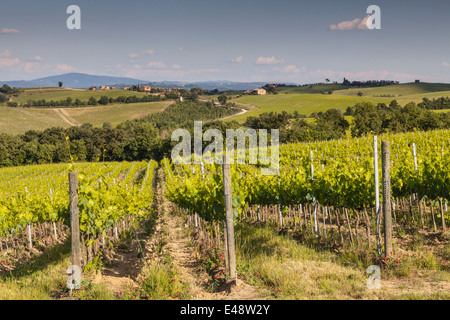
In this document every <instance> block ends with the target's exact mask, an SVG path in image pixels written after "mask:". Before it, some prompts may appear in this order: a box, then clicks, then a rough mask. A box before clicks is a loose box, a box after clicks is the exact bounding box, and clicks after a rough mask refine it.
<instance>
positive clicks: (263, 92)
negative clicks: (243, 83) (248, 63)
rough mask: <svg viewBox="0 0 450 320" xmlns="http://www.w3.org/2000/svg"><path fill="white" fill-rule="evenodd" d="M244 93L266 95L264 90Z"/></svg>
mask: <svg viewBox="0 0 450 320" xmlns="http://www.w3.org/2000/svg"><path fill="white" fill-rule="evenodd" d="M245 93H249V94H257V95H265V94H267V91H266V89H263V88H259V89H253V90H248V91H246V92H245Z"/></svg>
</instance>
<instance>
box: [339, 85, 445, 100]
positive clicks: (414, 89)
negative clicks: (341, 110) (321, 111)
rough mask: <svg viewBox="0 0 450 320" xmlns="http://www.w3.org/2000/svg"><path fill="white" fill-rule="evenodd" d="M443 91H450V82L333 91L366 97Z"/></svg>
mask: <svg viewBox="0 0 450 320" xmlns="http://www.w3.org/2000/svg"><path fill="white" fill-rule="evenodd" d="M441 91H450V84H448V83H427V82H418V83H416V82H412V83H401V84H393V85H389V86H384V87H376V88H351V89H343V90H336V91H334V92H333V94H337V95H346V96H357V95H362V96H366V97H401V96H410V95H418V94H427V93H432V92H441Z"/></svg>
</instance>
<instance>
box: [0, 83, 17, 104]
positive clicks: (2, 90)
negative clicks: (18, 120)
mask: <svg viewBox="0 0 450 320" xmlns="http://www.w3.org/2000/svg"><path fill="white" fill-rule="evenodd" d="M19 92H20V90H19V89H17V88H11V87H10V86H8V85H7V84H4V85H3V86H1V87H0V103H4V102H6V101H8V100H9V96H16V95H18V94H19Z"/></svg>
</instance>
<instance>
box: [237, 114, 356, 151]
mask: <svg viewBox="0 0 450 320" xmlns="http://www.w3.org/2000/svg"><path fill="white" fill-rule="evenodd" d="M313 116H314V118H315V121H308V120H306V119H305V118H306V116H299V115H298V113H297V116H294V115H293V114H290V113H287V112H285V111H283V112H281V113H277V112H270V113H262V114H260V115H259V116H258V117H248V118H247V121H246V122H245V123H244V126H248V127H251V128H253V129H279V130H280V135H279V139H280V143H286V142H299V141H315V140H330V139H340V138H343V137H345V134H346V130H347V129H348V128H349V126H350V124H349V122H348V121H347V120H346V119H345V116H344V114H343V113H342V111H341V110H338V109H329V110H327V111H326V112H319V113H314V115H313ZM292 119H293V120H292Z"/></svg>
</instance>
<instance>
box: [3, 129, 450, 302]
mask: <svg viewBox="0 0 450 320" xmlns="http://www.w3.org/2000/svg"><path fill="white" fill-rule="evenodd" d="M385 141H389V147H390V149H389V162H388V163H387V164H386V163H385V162H383V161H384V160H383V159H385V158H383V157H384V156H385V153H386V152H383V150H382V148H380V146H382V145H384V142H385ZM250 152H251V150H250V151H248V153H247V155H248V156H249V155H250ZM449 152H450V132H449V131H448V130H447V131H446V130H441V131H430V132H417V131H416V132H411V133H406V134H391V135H389V134H387V135H383V136H378V137H376V138H374V137H364V138H359V139H356V138H355V139H345V140H335V141H321V142H315V143H297V144H286V145H282V146H280V148H279V165H278V167H277V170H276V172H274V173H275V174H273V175H263V174H261V169H262V168H263V167H264V165H263V163H264V161H262V160H261V159H260V161H259V162H258V163H257V164H249V163H244V164H239V163H236V162H237V161H234V163H231V164H225V165H222V164H208V163H200V164H174V163H172V162H171V161H170V160H169V159H163V160H162V161H161V162H160V163H158V162H156V161H153V160H151V161H148V162H146V161H142V162H103V163H75V164H74V163H72V164H46V165H33V166H25V167H9V168H2V169H0V249H1V251H0V256H1V258H2V265H0V274H1V273H3V274H5V272H6V273H8V272H12V271H14V269H15V268H16V267H17V265H18V264H19V263H25V264H26V262H27V261H29V260H32V259H33V257H34V256H37V255H39V254H40V253H41V252H43V251H45V250H46V249H48V248H52V247H57V246H59V245H61V244H62V243H70V240H71V239H70V238H71V236H73V234H71V233H73V232H71V230H72V229H71V227H72V220H71V219H72V214H74V211H73V208H72V207H73V205H75V207H76V208H77V210H78V211H77V212H79V236H80V237H79V238H80V239H79V242H80V259H81V267H82V268H83V269H84V270H85V271H86V270H89V269H91V270H92V267H93V265H95V264H96V263H98V261H101V259H103V258H104V256H105V252H106V250H113V249H110V248H115V249H114V250H116V251H117V250H118V249H117V248H120V247H121V246H122V247H123V246H124V244H123V243H124V241H125V242H126V241H129V242H132V241H137V243H138V246H139V248H140V249H139V254H137V256H139V257H141V258H142V259H148V260H144V261H145V263H144V266H146V267H147V268H148V269H149V270H151V271H150V272H152V274H151V275H149V276H147V278H145V279H144V280H143V282H139V286H140V287H139V289H138V290H136V288H133V289H132V290H131V289H130V290H128V291H126V292H123V291H122V290H120V291H119V292H120V294H119V293H117V295H116V296H115V298H120V299H132V298H133V299H135V298H139V299H143V298H144V297H146V298H148V299H150V298H151V299H169V298H170V299H189V298H190V297H192V295H191V293H190V292H189V289H190V287H189V288H188V284H187V283H185V282H182V280H180V279H179V278H180V277H179V270H178V271H177V267H175V266H174V265H173V263H174V262H173V260H174V259H175V258H174V257H173V256H171V254H172V255H174V256H175V257H176V256H177V254H181V253H180V252H179V251H183V253H182V255H184V254H185V253H184V251H189V250H190V251H189V252H190V258H189V259H193V260H195V263H194V262H191V260H189V261H190V262H189V263H192V264H195V265H197V264H198V265H199V266H200V268H201V269H202V270H203V271H204V272H206V274H207V275H208V277H209V278H208V280H207V281H206V282H207V284H205V286H206V288H207V289H203V290H206V291H207V290H210V291H211V290H216V291H217V290H220V289H219V288H222V287H223V286H224V285H229V284H230V283H233V281H235V282H234V283H237V280H238V279H241V280H244V281H246V283H247V284H246V286H247V287H245V288H247V289H248V288H249V287H251V286H258V288H263V289H264V288H265V287H267V289H268V290H272V291H274V290H275V291H274V292H273V293H270V291H269V297H270V298H278V297H288V298H289V299H292V298H293V299H297V297H302V296H298V292H297V290H298V289H297V286H294V285H293V284H292V283H295V282H296V281H300V282H299V284H300V285H303V283H304V282H305V281H311V280H310V278H311V276H310V278H305V277H302V276H301V275H300V274H299V273H298V272H296V273H295V278H290V277H294V275H291V276H286V275H284V272H288V270H289V268H286V265H285V263H287V261H289V262H290V263H291V264H292V265H298V264H301V262H299V260H295V261H294V260H292V261H291V260H289V259H293V257H295V256H302V257H303V258H302V259H305V258H304V255H306V256H307V257H308V259H309V258H311V259H318V260H317V261H322V260H321V259H324V258H323V257H324V255H327V254H332V255H335V257H334V258H333V259H335V260H333V261H340V260H339V259H342V261H343V262H342V263H343V264H344V265H351V264H352V263H353V264H355V263H356V264H358V263H359V268H363V269H364V271H365V269H366V268H367V267H368V266H371V265H372V266H373V265H375V266H379V267H381V269H382V270H383V272H385V271H386V272H389V270H392V269H394V270H397V271H396V272H400V271H398V270H400V269H399V268H398V265H399V264H400V263H401V262H402V261H404V257H408V255H410V254H412V255H416V256H417V259H416V260H411V261H412V262H411V264H414V265H415V268H417V270H422V271H424V270H427V268H429V269H431V270H441V271H442V272H445V273H448V271H449V269H448V265H447V262H446V261H447V260H448V259H449V255H450V251H449V250H448V238H449V237H448V234H449V226H450V214H449V212H448V202H449V200H450V157H449ZM263 160H264V159H263ZM247 161H249V159H248V157H247ZM386 165H388V166H389V170H390V179H389V180H390V188H389V194H390V198H389V199H390V201H389V208H390V212H391V214H392V239H391V240H392V251H391V252H386V248H385V247H384V243H385V242H383V239H386V233H387V232H386V231H387V230H386V227H385V224H384V222H385V212H384V210H386V206H385V203H384V202H385V201H386V199H385V196H386V195H385V194H383V192H384V190H385V189H384V185H383V178H384V170H385V166H386ZM74 172H76V173H77V178H76V183H77V188H76V194H77V198H73V197H72V195H71V191H70V190H71V183H72V182H73V181H72V182H71V180H70V179H68V178H70V176H71V174H72V173H74ZM382 173H383V174H382ZM164 199H165V200H164ZM73 202H74V203H73ZM163 202H164V203H165V202H167V203H166V204H165V205H164V206H165V207H164V208H163V207H162V203H163ZM229 214H231V215H229ZM386 214H388V211H386ZM150 216H152V217H151V218H149V217H150ZM155 217H157V220H154V219H156V218H155ZM230 217H231V220H230ZM177 219H179V220H180V221H182V223H181V222H177V221H178V220H177ZM146 220H147V222H148V223H150V225H151V227H150V228H149V230H151V231H149V232H150V233H148V235H147V236H146V237H148V244H147V246H149V247H148V248H146V249H145V248H144V249H143V248H142V241H143V240H139V239H137V235H136V232H137V231H133V232H134V233H133V234H134V235H133V236H132V237H134V239H129V238H128V240H124V239H127V236H128V237H129V234H131V233H130V232H129V230H130V229H131V228H133V223H138V224H139V223H142V221H146ZM164 223H168V225H164ZM181 224H182V225H183V230H185V231H184V232H187V233H182V234H181V235H177V237H186V235H187V236H188V237H189V239H188V240H186V241H187V243H188V244H186V245H182V242H181V241H177V242H176V245H172V246H170V245H169V242H170V239H169V238H170V237H169V236H168V234H170V233H171V232H172V233H173V232H175V231H174V230H177V228H178V227H177V226H178V225H181ZM180 228H181V227H180ZM233 228H234V229H233ZM127 233H128V235H127ZM234 233H236V238H234V237H235V235H234ZM419 237H422V238H423V239H430V241H429V242H433V243H434V242H436V244H437V245H436V247H439V248H442V247H443V249H439V250H438V251H436V252H434V253H433V254H434V256H432V255H431V253H429V252H427V250H428V249H427V250H424V247H423V246H419V245H417V243H416V246H417V248H419V249H417V250H415V251H414V250H413V253H411V250H409V249H410V247H411V245H414V244H415V243H414V241H416V240H417V239H418V238H419ZM422 238H421V239H422ZM408 239H409V240H408ZM410 239H412V240H411V241H410ZM406 240H408V241H409V242H406ZM146 241H147V240H146ZM72 243H73V238H72ZM433 243H432V244H433ZM442 244H443V245H442ZM234 245H235V246H234ZM179 246H181V247H179ZM185 246H186V247H185ZM130 247H131V246H130ZM187 247H189V248H190V249H188V248H187ZM168 248H170V249H168ZM299 248H303V249H299ZM427 248H428V247H427ZM130 250H131V249H130ZM177 250H178V251H177ZM299 250H300V251H299ZM231 251H233V253H231ZM146 252H147V253H146ZM299 252H303V253H299ZM324 252H325V253H324ZM72 254H73V252H72ZM133 254H134V253H133ZM427 254H428V255H427ZM327 257H328V256H327ZM431 257H433V259H431ZM327 259H328V258H327ZM408 259H409V258H408ZM261 260H263V261H264V260H267V261H270V265H268V264H269V262H267V264H266V263H263V262H262V261H261ZM130 261H131V260H130ZM355 261H356V262H355ZM317 263H319V262H317ZM320 263H322V262H320ZM65 268H67V265H66V266H65ZM95 268H97V269H101V268H102V266H101V263H100V264H99V265H97V266H96V267H94V269H95ZM395 268H397V269H395ZM127 270H128V269H125V272H131V271H127ZM275 270H277V271H275ZM305 270H306V269H305ZM308 270H309V269H308ZM311 270H312V269H311ZM338 270H339V271H336V272H337V273H340V272H344V271H341V269H338ZM177 272H178V273H177ZM308 272H310V271H308ZM308 272H306V271H304V273H305V274H308ZM346 272H349V271H345V272H344V273H345V274H346ZM402 272H403V274H402V276H405V275H406V274H407V272H406V271H402ZM252 273H253V274H252ZM398 274H400V273H398ZM125 275H126V274H125ZM312 277H313V278H317V279H321V277H325V278H326V277H328V278H327V279H334V281H335V282H336V283H338V282H342V281H344V282H345V281H347V280H345V279H347V278H342V279H341V278H339V277H340V276H339V275H330V274H328V273H325V274H324V275H322V276H318V275H317V274H314V275H313V276H312ZM329 277H331V278H329ZM345 277H348V275H345ZM357 277H359V276H357ZM283 278H284V279H283ZM136 279H137V278H136ZM136 281H137V280H136ZM193 281H194V280H193ZM318 281H319V280H318ZM355 281H356V280H355ZM358 281H359V280H358ZM359 282H361V283H362V281H359ZM320 283H321V284H320V286H319V289H314V290H319V292H322V291H327V290H328V291H330V288H329V287H328V284H326V283H327V282H325V285H324V284H323V283H322V282H320ZM321 286H323V287H321ZM361 286H362V285H361ZM361 286H360V287H357V288H356V289H355V288H353V289H351V290H350V291H353V293H348V294H347V295H348V296H350V297H356V298H357V297H359V295H361V294H363V293H361V292H365V291H364V290H366V289H362V288H361ZM81 287H82V288H84V289H83V290H86V289H85V288H86V287H88V286H87V285H84V287H83V285H82V286H81ZM240 288H241V290H243V289H242V288H243V287H242V284H241V287H240ZM311 288H312V287H311ZM320 288H322V289H320ZM197 289H198V287H196V290H197ZM59 290H61V289H59ZM64 290H67V289H64ZM181 290H185V291H183V292H182V291H181ZM261 290H262V289H261ZM310 290H311V292H309V293H308V295H309V296H311V295H312V296H314V294H317V293H313V292H315V291H313V289H310ZM321 290H322V291H321ZM444 291H445V290H444ZM70 292H71V291H70ZM203 294H209V293H203ZM284 294H285V295H284ZM80 297H81V295H80ZM254 297H255V295H254V291H252V295H251V298H252V299H253V298H254ZM444 297H445V295H444Z"/></svg>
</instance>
